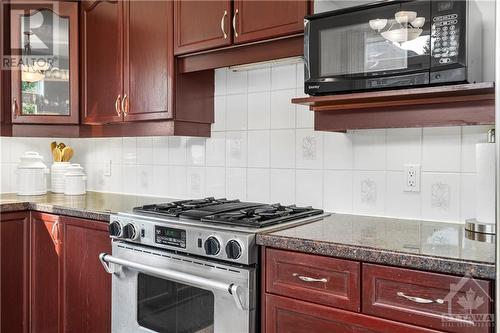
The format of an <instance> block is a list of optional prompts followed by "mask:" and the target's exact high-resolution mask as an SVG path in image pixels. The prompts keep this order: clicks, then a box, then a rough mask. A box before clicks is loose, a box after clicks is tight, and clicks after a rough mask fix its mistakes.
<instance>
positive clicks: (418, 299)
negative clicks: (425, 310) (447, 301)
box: [397, 291, 444, 304]
mask: <svg viewBox="0 0 500 333" xmlns="http://www.w3.org/2000/svg"><path fill="white" fill-rule="evenodd" d="M397 295H398V296H399V297H403V298H406V299H407V300H409V301H412V302H415V303H419V304H430V303H438V304H444V300H442V299H441V298H438V299H436V300H432V299H428V298H421V297H415V296H408V295H406V294H405V293H403V292H401V291H398V293H397Z"/></svg>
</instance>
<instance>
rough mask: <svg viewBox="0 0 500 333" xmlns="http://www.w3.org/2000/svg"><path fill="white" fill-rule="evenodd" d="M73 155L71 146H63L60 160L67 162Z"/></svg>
mask: <svg viewBox="0 0 500 333" xmlns="http://www.w3.org/2000/svg"><path fill="white" fill-rule="evenodd" d="M72 157H73V148H71V147H68V146H66V147H64V149H63V150H62V157H61V159H62V161H63V162H69V160H70V159H71V158H72Z"/></svg>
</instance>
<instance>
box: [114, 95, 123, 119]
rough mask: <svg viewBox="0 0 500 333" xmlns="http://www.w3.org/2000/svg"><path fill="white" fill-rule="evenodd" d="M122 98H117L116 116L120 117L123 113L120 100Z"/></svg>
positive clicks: (119, 96)
mask: <svg viewBox="0 0 500 333" xmlns="http://www.w3.org/2000/svg"><path fill="white" fill-rule="evenodd" d="M121 98H122V95H118V96H117V97H116V100H115V111H116V114H117V115H118V117H120V116H121V115H122V113H121V111H120V99H121Z"/></svg>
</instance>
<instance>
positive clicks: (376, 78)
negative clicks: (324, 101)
mask: <svg viewBox="0 0 500 333" xmlns="http://www.w3.org/2000/svg"><path fill="white" fill-rule="evenodd" d="M396 14H397V15H396ZM412 14H414V15H415V16H416V17H418V20H415V19H414V17H412ZM404 15H406V16H405V17H406V21H408V20H411V21H412V23H407V22H404V19H403V18H401V17H402V16H404ZM396 16H397V17H398V19H397V20H396ZM431 21H432V20H431V3H430V2H429V1H387V2H386V3H378V4H371V5H365V6H362V7H357V8H349V9H343V10H339V11H335V12H332V13H322V14H318V15H314V16H311V17H310V18H309V20H307V21H306V27H305V39H304V42H305V49H304V57H305V90H306V93H308V94H311V95H319V94H324V93H332V92H338V91H346V92H347V91H355V90H364V89H367V90H368V89H376V88H385V87H397V86H411V85H424V84H428V83H429V75H430V51H431V34H430V26H431Z"/></svg>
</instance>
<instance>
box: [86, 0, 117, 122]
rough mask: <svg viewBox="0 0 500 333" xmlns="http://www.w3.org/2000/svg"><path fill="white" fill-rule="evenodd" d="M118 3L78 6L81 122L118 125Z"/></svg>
mask: <svg viewBox="0 0 500 333" xmlns="http://www.w3.org/2000/svg"><path fill="white" fill-rule="evenodd" d="M123 7H124V3H123V2H122V1H83V2H81V16H80V20H81V25H80V31H81V39H80V40H81V45H82V49H83V50H82V56H81V68H82V76H83V80H82V85H83V89H82V108H83V116H82V118H83V119H82V120H83V123H85V124H103V123H112V122H121V121H122V119H123V118H122V115H121V102H122V95H123Z"/></svg>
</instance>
